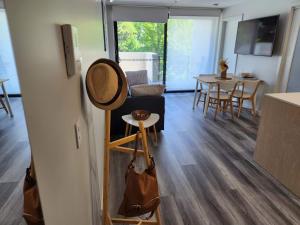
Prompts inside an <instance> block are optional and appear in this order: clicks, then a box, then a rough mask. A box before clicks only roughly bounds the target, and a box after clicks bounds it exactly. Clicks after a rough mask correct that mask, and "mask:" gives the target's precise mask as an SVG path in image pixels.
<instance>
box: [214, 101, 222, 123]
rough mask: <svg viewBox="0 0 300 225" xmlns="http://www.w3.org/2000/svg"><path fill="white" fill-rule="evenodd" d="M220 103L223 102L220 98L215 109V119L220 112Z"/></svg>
mask: <svg viewBox="0 0 300 225" xmlns="http://www.w3.org/2000/svg"><path fill="white" fill-rule="evenodd" d="M220 104H221V102H220V100H218V103H217V106H216V110H215V117H214V120H216V119H217V113H218V110H219V107H220Z"/></svg>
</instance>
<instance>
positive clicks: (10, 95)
mask: <svg viewBox="0 0 300 225" xmlns="http://www.w3.org/2000/svg"><path fill="white" fill-rule="evenodd" d="M0 96H1V97H2V98H3V97H4V95H3V94H1V95H0ZM8 97H10V98H20V97H22V95H21V94H8Z"/></svg>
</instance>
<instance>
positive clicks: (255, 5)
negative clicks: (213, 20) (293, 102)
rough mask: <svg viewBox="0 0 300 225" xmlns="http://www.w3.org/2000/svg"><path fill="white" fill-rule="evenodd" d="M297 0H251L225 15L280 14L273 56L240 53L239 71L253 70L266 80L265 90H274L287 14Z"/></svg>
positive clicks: (245, 17)
mask: <svg viewBox="0 0 300 225" xmlns="http://www.w3.org/2000/svg"><path fill="white" fill-rule="evenodd" d="M298 2H299V1H295V0H251V1H247V2H246V3H242V4H239V5H236V6H232V7H229V8H226V9H225V10H224V11H223V17H231V16H239V15H241V14H244V20H247V19H252V18H258V17H265V16H272V15H276V14H280V17H281V18H280V26H279V37H278V39H277V43H276V46H275V52H274V56H273V57H262V56H251V55H250V56H245V55H239V57H238V62H237V73H240V72H252V73H254V74H256V75H257V77H258V78H260V79H262V80H264V81H265V85H264V90H263V91H264V92H274V91H276V90H275V86H276V82H277V78H278V70H279V64H280V60H281V54H282V51H281V47H282V46H281V45H282V40H283V37H284V33H285V28H286V24H287V16H288V13H289V12H290V9H291V6H292V5H294V4H297V3H298Z"/></svg>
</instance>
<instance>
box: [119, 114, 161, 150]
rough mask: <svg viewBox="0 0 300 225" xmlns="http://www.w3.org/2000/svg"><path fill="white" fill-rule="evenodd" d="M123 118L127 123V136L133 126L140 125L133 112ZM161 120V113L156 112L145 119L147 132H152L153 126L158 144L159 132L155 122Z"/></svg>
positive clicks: (155, 140) (155, 141)
mask: <svg viewBox="0 0 300 225" xmlns="http://www.w3.org/2000/svg"><path fill="white" fill-rule="evenodd" d="M122 119H123V120H124V121H125V123H126V130H125V137H127V136H128V135H130V134H131V130H132V126H134V127H139V121H138V120H135V119H134V118H133V117H132V115H131V114H128V115H124V116H122ZM158 121H159V115H158V114H156V113H151V115H150V117H149V118H148V119H146V120H144V121H143V124H144V128H145V129H146V131H147V133H148V134H149V133H150V127H152V128H153V133H154V143H155V144H157V132H156V127H155V124H156V123H157V122H158Z"/></svg>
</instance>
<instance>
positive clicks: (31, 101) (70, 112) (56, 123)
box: [6, 0, 106, 225]
mask: <svg viewBox="0 0 300 225" xmlns="http://www.w3.org/2000/svg"><path fill="white" fill-rule="evenodd" d="M6 8H7V14H8V21H9V25H10V30H11V36H12V41H13V46H14V50H15V57H16V63H17V69H18V73H19V79H20V85H21V89H22V94H23V102H24V107H25V115H26V121H27V126H28V132H29V138H30V144H31V148H32V153H33V157H34V161H35V164H36V172H37V178H38V185H39V188H40V195H41V201H42V206H43V209H44V216H45V221H46V224H47V225H90V224H99V213H100V209H99V207H100V206H99V199H100V196H99V185H100V184H99V182H98V178H99V177H98V173H99V172H100V170H99V168H100V167H101V165H97V164H96V160H101V158H100V157H101V153H102V151H103V141H102V140H103V131H104V123H103V112H100V110H96V109H95V108H92V107H91V105H90V103H89V101H88V100H87V98H86V95H85V93H83V89H84V83H83V82H82V79H84V77H85V74H86V70H87V68H88V66H89V65H90V64H91V63H92V62H93V61H94V60H96V59H97V58H101V57H105V56H106V54H105V53H104V51H103V34H102V25H101V11H100V10H99V9H98V7H97V3H96V0H51V1H40V0H27V1H19V0H9V1H7V2H6ZM65 23H70V24H72V25H75V26H76V27H77V28H78V30H79V45H80V49H81V53H82V57H83V65H82V67H83V70H82V77H81V76H73V77H71V78H69V79H68V78H67V74H66V67H65V60H64V53H63V43H62V36H61V31H60V27H59V25H61V24H65ZM78 119H79V120H80V123H81V133H82V146H81V148H80V149H79V150H77V149H76V145H75V138H74V123H75V122H76V121H77V120H78ZM88 124H90V126H88ZM92 125H94V126H95V127H93V126H92ZM95 137H96V138H97V142H96V143H95ZM95 144H96V145H95ZM95 146H97V148H96V147H95ZM95 149H96V150H97V152H95ZM96 153H97V154H96ZM97 157H98V158H97ZM97 166H98V167H97ZM100 177H101V176H100ZM97 195H98V196H97ZM92 206H93V207H92ZM93 210H95V211H93ZM96 213H97V214H96Z"/></svg>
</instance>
